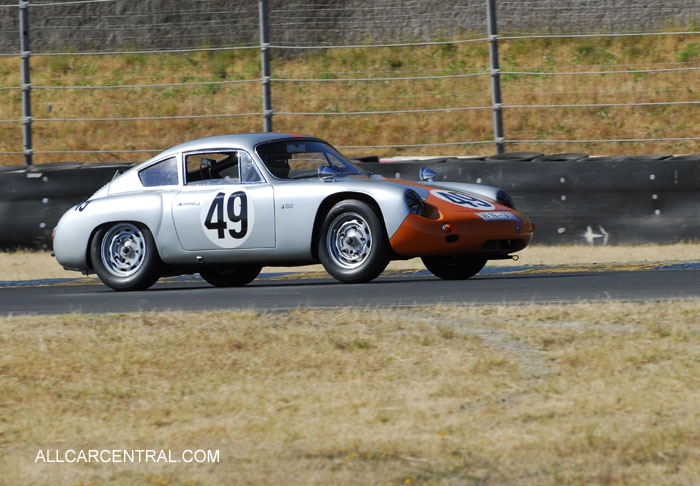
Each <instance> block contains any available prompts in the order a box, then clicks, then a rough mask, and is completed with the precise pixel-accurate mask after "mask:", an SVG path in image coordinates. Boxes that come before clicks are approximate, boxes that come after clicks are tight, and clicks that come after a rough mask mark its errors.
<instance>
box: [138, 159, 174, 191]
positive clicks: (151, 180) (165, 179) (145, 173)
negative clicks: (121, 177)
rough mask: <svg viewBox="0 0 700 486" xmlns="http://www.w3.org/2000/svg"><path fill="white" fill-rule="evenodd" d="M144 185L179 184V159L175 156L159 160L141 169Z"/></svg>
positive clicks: (140, 177)
mask: <svg viewBox="0 0 700 486" xmlns="http://www.w3.org/2000/svg"><path fill="white" fill-rule="evenodd" d="M139 179H141V184H143V186H144V187H157V186H177V182H178V181H177V161H176V160H175V157H170V158H169V159H165V160H162V161H160V162H157V163H155V164H153V165H151V166H150V167H147V168H145V169H143V170H141V171H139Z"/></svg>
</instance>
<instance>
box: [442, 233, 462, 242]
mask: <svg viewBox="0 0 700 486" xmlns="http://www.w3.org/2000/svg"><path fill="white" fill-rule="evenodd" d="M445 241H446V242H448V243H457V241H459V235H447V236H445Z"/></svg>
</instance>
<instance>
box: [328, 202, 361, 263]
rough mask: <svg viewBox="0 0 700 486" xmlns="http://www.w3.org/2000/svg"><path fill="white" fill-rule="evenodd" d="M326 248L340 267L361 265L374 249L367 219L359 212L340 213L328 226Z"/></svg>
mask: <svg viewBox="0 0 700 486" xmlns="http://www.w3.org/2000/svg"><path fill="white" fill-rule="evenodd" d="M326 248H327V249H328V255H329V256H330V257H331V260H333V263H335V264H336V265H338V266H339V267H342V268H346V269H353V268H357V267H359V266H360V265H362V264H363V263H364V262H365V261H366V260H367V258H368V257H369V255H370V252H371V251H372V231H371V230H370V227H369V225H368V224H367V221H365V219H364V218H363V217H362V216H360V215H359V214H357V213H344V214H341V215H339V216H338V217H337V218H335V219H334V220H333V222H332V223H331V224H330V226H329V227H328V233H327V237H326Z"/></svg>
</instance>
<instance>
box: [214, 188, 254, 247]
mask: <svg viewBox="0 0 700 486" xmlns="http://www.w3.org/2000/svg"><path fill="white" fill-rule="evenodd" d="M225 198H226V194H225V193H223V192H220V193H218V194H217V195H216V197H214V200H213V201H212V203H211V206H210V207H209V212H208V213H207V219H206V220H205V221H204V226H205V227H206V228H207V229H209V230H216V231H217V236H218V238H219V239H224V238H226V231H227V230H228V233H229V235H231V237H233V238H236V239H240V238H243V237H244V236H245V235H246V233H247V232H248V198H247V197H246V195H245V192H241V191H238V192H234V193H232V194H231V195H230V196H229V197H228V200H227V201H226V204H225V206H226V217H224V199H225ZM229 221H230V222H231V223H233V226H234V227H233V229H228V222H229ZM239 224H240V227H239V228H238V229H236V227H237V226H239Z"/></svg>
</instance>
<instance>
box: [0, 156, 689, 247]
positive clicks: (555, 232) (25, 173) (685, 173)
mask: <svg viewBox="0 0 700 486" xmlns="http://www.w3.org/2000/svg"><path fill="white" fill-rule="evenodd" d="M534 155H536V154H533V153H527V154H525V157H524V158H522V159H518V158H517V156H511V157H508V158H505V160H499V159H496V160H491V161H487V160H484V158H483V157H479V158H471V159H463V158H459V159H458V158H436V159H431V160H424V161H403V162H393V163H380V162H374V161H372V162H358V163H357V165H358V166H359V167H361V168H362V169H363V170H366V171H371V172H373V173H375V174H381V175H383V176H385V177H387V178H399V179H405V180H413V181H416V180H418V171H419V170H420V168H421V167H422V166H427V167H429V168H430V169H432V170H434V171H435V172H436V173H437V174H438V175H437V177H436V182H440V181H444V180H451V181H456V182H472V183H480V184H485V185H491V186H496V187H500V188H502V189H505V190H506V191H508V193H510V195H511V196H512V197H513V200H514V201H515V203H516V205H517V207H518V210H519V211H522V212H523V213H524V214H525V215H527V216H528V217H529V218H530V219H531V220H532V221H533V222H534V223H535V225H536V230H535V239H534V242H535V243H539V244H603V243H605V244H611V245H616V244H641V243H673V242H679V241H695V240H698V239H700V155H688V156H680V157H671V156H668V155H644V156H630V157H620V156H615V157H586V156H585V155H584V154H555V155H551V156H534ZM370 160H376V159H370ZM132 165H133V164H129V163H120V164H77V163H75V164H72V163H57V164H44V165H38V166H32V167H31V168H25V167H23V166H19V167H9V168H8V167H0V248H3V249H8V248H15V247H25V248H50V247H51V230H52V229H53V228H54V227H55V225H56V223H57V222H58V220H59V219H60V217H61V215H63V213H64V212H65V211H67V210H68V209H70V208H71V207H72V206H73V205H75V204H77V203H79V202H82V201H84V200H85V199H87V198H88V197H90V195H92V193H94V192H95V191H96V190H97V189H99V188H100V187H102V186H103V185H104V184H106V183H107V182H109V181H110V180H111V179H112V177H113V176H114V174H115V173H116V172H117V171H124V170H126V169H128V168H129V167H131V166H132Z"/></svg>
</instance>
